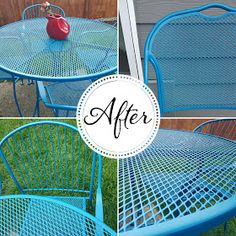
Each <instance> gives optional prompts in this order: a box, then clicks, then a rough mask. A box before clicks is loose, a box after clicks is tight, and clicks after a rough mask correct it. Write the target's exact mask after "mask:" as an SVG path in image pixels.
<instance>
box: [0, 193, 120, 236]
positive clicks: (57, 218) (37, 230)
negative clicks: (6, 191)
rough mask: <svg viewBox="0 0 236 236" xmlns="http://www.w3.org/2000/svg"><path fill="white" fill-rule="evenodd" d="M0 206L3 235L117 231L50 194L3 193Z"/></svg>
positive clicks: (110, 235) (111, 233)
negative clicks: (44, 195) (49, 196)
mask: <svg viewBox="0 0 236 236" xmlns="http://www.w3.org/2000/svg"><path fill="white" fill-rule="evenodd" d="M0 209H1V211H0V234H1V235H35V236H36V235H38V236H41V235H77V236H84V235H91V236H92V235H106V236H115V235H116V233H115V232H114V231H113V230H112V229H110V228H109V227H108V226H106V225H105V224H104V223H103V222H102V221H100V220H99V219H97V218H95V217H94V216H92V215H90V214H89V213H87V212H85V211H83V210H82V209H79V208H76V207H74V206H72V205H69V204H66V203H63V202H61V201H58V200H55V199H51V198H46V197H39V196H30V195H15V196H4V197H0Z"/></svg>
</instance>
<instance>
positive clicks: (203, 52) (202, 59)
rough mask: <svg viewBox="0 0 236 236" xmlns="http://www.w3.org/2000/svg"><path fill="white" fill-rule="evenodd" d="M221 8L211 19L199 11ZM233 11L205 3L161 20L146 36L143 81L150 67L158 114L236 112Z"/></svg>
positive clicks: (234, 10)
mask: <svg viewBox="0 0 236 236" xmlns="http://www.w3.org/2000/svg"><path fill="white" fill-rule="evenodd" d="M212 8H217V9H221V10H222V9H223V10H225V11H227V13H225V14H223V15H220V16H219V15H218V16H213V15H211V16H210V15H206V14H205V13H204V10H207V9H212ZM235 22H236V9H234V8H230V7H228V6H225V5H222V4H217V3H214V4H209V5H204V6H202V7H199V8H194V9H190V10H184V11H180V12H176V13H173V14H171V15H169V16H166V17H165V18H163V19H162V20H160V21H159V22H157V23H156V25H155V26H154V28H153V29H152V30H151V32H150V33H149V35H148V37H147V40H146V44H145V52H144V54H145V55H144V80H145V83H146V84H147V83H148V79H150V77H151V76H150V67H149V65H150V64H151V65H152V67H153V69H154V77H155V78H156V79H157V86H158V101H159V104H160V109H161V112H162V114H164V113H165V112H175V111H179V110H198V109H233V110H235V109H236V93H235V89H236V79H235V78H236V60H235V52H236V51H235V46H234V44H235V40H236V28H235Z"/></svg>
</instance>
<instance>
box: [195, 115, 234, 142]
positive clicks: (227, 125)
mask: <svg viewBox="0 0 236 236" xmlns="http://www.w3.org/2000/svg"><path fill="white" fill-rule="evenodd" d="M194 132H197V133H205V134H210V135H215V136H217V137H222V138H226V139H229V140H232V141H233V140H234V141H236V120H235V119H219V120H218V119H217V120H210V121H207V122H204V123H203V124H201V125H199V126H198V127H196V128H195V129H194Z"/></svg>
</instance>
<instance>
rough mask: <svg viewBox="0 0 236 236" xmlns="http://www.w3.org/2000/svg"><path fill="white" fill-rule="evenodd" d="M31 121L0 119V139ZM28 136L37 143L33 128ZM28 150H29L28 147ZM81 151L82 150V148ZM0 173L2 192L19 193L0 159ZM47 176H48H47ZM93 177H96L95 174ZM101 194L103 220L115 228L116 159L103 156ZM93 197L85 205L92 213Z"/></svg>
mask: <svg viewBox="0 0 236 236" xmlns="http://www.w3.org/2000/svg"><path fill="white" fill-rule="evenodd" d="M33 121H36V120H28V119H8V120H0V140H1V139H2V138H3V137H4V136H5V135H7V134H8V133H9V132H10V131H12V130H13V129H15V128H17V127H19V126H22V125H24V124H27V123H29V122H33ZM60 121H61V122H65V123H69V124H72V125H74V126H76V122H75V120H74V119H73V120H68V119H66V120H60ZM53 132H56V130H53ZM24 135H25V134H23V137H25V136H24ZM30 136H31V137H32V139H34V141H35V143H37V142H36V138H35V137H34V134H33V130H32V133H31V131H30ZM46 136H47V137H48V139H49V133H47V134H46ZM16 138H17V139H18V138H20V136H19V137H16ZM19 143H20V142H19ZM27 145H30V144H29V143H27ZM41 145H42V144H41ZM75 146H76V145H75ZM69 147H70V145H68V149H67V152H68V153H67V155H68V156H69V154H70V153H71V152H72V150H70V149H69ZM84 147H85V146H84ZM20 148H23V147H22V146H21V147H20ZM56 148H58V147H56ZM79 150H82V149H79ZM28 151H30V148H29V150H28ZM82 151H83V152H84V148H83V150H82ZM8 155H9V157H10V152H9V151H8ZM14 155H16V156H17V155H18V154H17V152H16V153H14ZM10 162H11V161H10ZM9 164H13V163H9ZM27 168H29V169H30V167H29V166H27ZM86 168H87V170H88V171H90V170H89V167H88V166H87V167H86ZM30 172H31V171H29V174H30ZM0 173H1V176H2V182H3V189H2V194H3V195H9V194H19V193H20V192H19V190H18V189H17V187H16V185H15V184H14V182H13V181H12V179H11V178H10V176H9V174H8V172H7V170H6V168H5V165H4V163H3V162H2V161H1V160H0ZM64 174H65V173H64ZM69 177H70V176H69ZM47 178H49V177H48V176H47ZM95 179H97V178H96V176H95ZM95 189H96V186H95V188H94V190H95ZM94 193H95V191H94ZM34 194H39V195H42V193H41V192H40V193H34ZM44 194H48V193H44ZM57 194H58V193H57V192H54V193H51V192H50V195H57ZM64 194H65V193H64ZM102 194H103V209H104V222H105V223H106V224H107V225H109V226H110V227H111V228H113V229H114V230H115V229H116V225H117V223H116V222H117V161H116V160H111V159H107V158H103V175H102ZM60 195H61V194H60ZM67 195H68V193H67ZM70 195H74V194H70ZM95 197H96V195H95V194H94V195H93V208H92V209H90V208H89V207H87V210H88V211H89V212H90V213H92V214H94V206H95Z"/></svg>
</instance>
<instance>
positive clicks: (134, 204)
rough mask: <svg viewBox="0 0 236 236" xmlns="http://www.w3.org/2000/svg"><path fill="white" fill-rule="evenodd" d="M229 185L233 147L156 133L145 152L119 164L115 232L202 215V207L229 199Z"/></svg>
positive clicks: (235, 165) (235, 157)
mask: <svg viewBox="0 0 236 236" xmlns="http://www.w3.org/2000/svg"><path fill="white" fill-rule="evenodd" d="M235 182H236V145H235V143H234V142H231V141H227V140H224V139H221V138H216V137H214V136H209V135H204V134H198V133H194V132H184V131H174V130H159V132H158V134H157V136H156V138H155V140H154V142H153V143H152V144H151V145H150V146H149V147H148V148H147V149H146V150H145V151H143V152H142V153H140V154H138V155H136V156H135V157H130V158H127V159H122V160H120V161H119V231H120V232H124V231H130V230H133V229H137V228H142V227H147V226H150V225H154V224H161V223H163V222H167V221H171V220H173V219H175V218H180V217H183V216H187V215H189V214H193V213H195V212H198V211H203V210H205V211H206V214H207V210H206V208H209V207H211V206H213V205H216V204H218V203H220V202H222V201H224V200H227V199H229V198H230V197H232V196H233V195H235V193H236V186H235ZM147 232H148V231H147Z"/></svg>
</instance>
